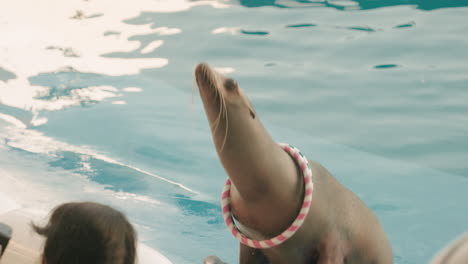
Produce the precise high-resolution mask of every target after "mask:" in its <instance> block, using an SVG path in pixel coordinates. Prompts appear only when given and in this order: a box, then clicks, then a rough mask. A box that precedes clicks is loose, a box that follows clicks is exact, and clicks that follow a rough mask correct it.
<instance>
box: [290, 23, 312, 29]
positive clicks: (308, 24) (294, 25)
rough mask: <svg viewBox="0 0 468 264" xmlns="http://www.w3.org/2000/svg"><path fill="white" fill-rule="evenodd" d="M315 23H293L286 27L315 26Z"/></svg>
mask: <svg viewBox="0 0 468 264" xmlns="http://www.w3.org/2000/svg"><path fill="white" fill-rule="evenodd" d="M316 26H317V25H316V24H310V23H305V24H293V25H287V26H286V27H287V28H304V27H316Z"/></svg>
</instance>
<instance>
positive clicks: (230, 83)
mask: <svg viewBox="0 0 468 264" xmlns="http://www.w3.org/2000/svg"><path fill="white" fill-rule="evenodd" d="M237 86H238V85H237V82H236V80H234V79H231V78H228V79H226V81H225V82H224V87H225V88H226V90H228V91H234V90H236V89H237Z"/></svg>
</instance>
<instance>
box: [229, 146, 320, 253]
mask: <svg viewBox="0 0 468 264" xmlns="http://www.w3.org/2000/svg"><path fill="white" fill-rule="evenodd" d="M278 145H280V147H281V148H282V149H283V150H284V151H286V152H287V153H289V155H291V157H293V158H294V160H295V161H296V162H297V164H298V165H299V167H300V168H301V170H302V174H303V176H304V183H305V193H304V201H303V202H302V207H301V210H300V211H299V214H298V216H297V217H296V219H295V220H294V222H293V223H292V224H291V226H289V227H288V228H287V229H286V230H285V231H284V232H283V233H281V234H279V235H278V236H275V237H274V238H271V239H266V240H261V241H259V240H254V239H250V238H248V237H246V236H245V235H243V234H242V232H241V231H240V230H239V229H238V228H237V226H236V225H235V224H234V220H233V217H232V213H231V198H230V197H231V180H230V179H229V178H228V179H227V180H226V184H225V185H224V190H223V195H222V197H221V208H222V209H223V218H224V222H225V223H226V225H227V227H228V229H229V230H230V231H231V233H232V235H233V236H234V237H235V238H237V240H239V241H240V242H241V243H242V244H244V245H246V246H249V247H251V248H260V249H263V248H271V247H274V246H277V245H279V244H281V243H283V242H284V241H286V240H288V239H289V238H290V237H292V236H293V235H294V234H295V233H296V232H297V230H298V229H299V228H300V227H301V226H302V224H303V223H304V220H305V218H306V216H307V214H308V213H309V209H310V204H311V203H312V191H313V189H314V184H313V182H312V170H311V169H310V166H309V162H308V161H307V158H306V157H304V155H302V153H301V152H300V151H299V150H298V149H297V148H295V147H293V146H291V145H288V144H282V143H279V144H278Z"/></svg>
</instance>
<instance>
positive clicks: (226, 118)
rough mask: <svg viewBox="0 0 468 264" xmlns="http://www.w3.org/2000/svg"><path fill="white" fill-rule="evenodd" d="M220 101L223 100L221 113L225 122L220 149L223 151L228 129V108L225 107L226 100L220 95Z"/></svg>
mask: <svg viewBox="0 0 468 264" xmlns="http://www.w3.org/2000/svg"><path fill="white" fill-rule="evenodd" d="M222 99H223V100H222V101H223V106H224V107H223V110H224V111H223V113H224V116H225V118H224V120H225V122H226V125H225V130H226V132H224V139H223V144H222V145H221V149H220V151H221V152H223V150H224V146H225V145H226V140H227V137H228V131H229V115H228V112H227V111H228V110H227V107H226V100H225V99H224V97H222Z"/></svg>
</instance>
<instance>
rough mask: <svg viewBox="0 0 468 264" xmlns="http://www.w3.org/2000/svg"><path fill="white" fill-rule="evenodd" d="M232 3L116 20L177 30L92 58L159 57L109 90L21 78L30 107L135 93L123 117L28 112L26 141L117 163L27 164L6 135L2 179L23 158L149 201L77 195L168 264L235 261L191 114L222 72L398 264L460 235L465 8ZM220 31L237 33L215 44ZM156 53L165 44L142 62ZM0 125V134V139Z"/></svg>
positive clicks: (464, 197)
mask: <svg viewBox="0 0 468 264" xmlns="http://www.w3.org/2000/svg"><path fill="white" fill-rule="evenodd" d="M190 2H197V1H195V0H193V1H190ZM219 2H220V3H226V1H219ZM229 3H230V4H231V5H230V6H229V7H227V8H214V7H212V6H210V5H204V4H202V5H199V6H196V7H192V8H190V9H188V10H186V11H178V12H172V13H163V12H154V11H153V12H141V13H140V14H139V15H137V16H129V17H127V18H126V19H125V20H123V22H124V23H126V24H129V25H150V26H151V27H152V28H157V27H169V28H179V29H182V32H181V33H180V34H175V35H167V36H164V35H163V36H161V35H155V34H154V33H152V32H150V29H149V27H148V34H141V33H139V34H136V35H133V36H131V37H130V38H129V39H128V40H129V41H136V42H140V44H141V45H140V47H139V48H136V49H134V50H131V51H119V50H115V51H111V52H106V53H103V54H101V56H102V57H104V58H124V59H132V58H154V57H158V58H161V57H163V58H167V59H168V64H167V66H165V67H162V68H157V69H145V70H142V71H141V72H140V73H138V74H130V75H117V76H111V75H105V74H99V73H94V72H80V71H78V72H76V71H63V70H62V71H60V70H59V71H53V72H51V71H44V72H41V73H39V74H36V75H33V76H27V77H28V81H29V83H30V84H31V85H36V86H42V87H47V88H48V89H49V93H47V94H45V95H37V96H36V98H38V99H41V100H44V101H53V100H56V99H57V98H60V97H61V96H67V95H70V94H72V92H73V90H79V89H83V88H86V87H89V86H103V85H105V86H111V87H114V88H116V89H118V91H122V89H124V88H126V87H138V88H141V89H142V92H137V93H122V94H123V95H122V97H119V98H118V99H117V100H124V101H125V102H126V104H124V105H116V104H112V101H114V100H113V99H112V100H111V99H105V100H103V101H100V100H92V99H90V100H86V99H83V100H82V101H81V102H80V106H73V107H67V108H64V109H62V110H58V111H45V110H41V111H39V113H36V114H39V115H40V116H41V117H45V118H47V119H48V122H47V123H45V124H43V125H40V126H28V128H27V129H26V130H32V131H37V132H41V133H43V135H44V136H47V137H49V138H52V139H53V140H55V141H57V142H63V143H66V144H69V145H71V146H86V147H87V148H90V149H92V150H93V151H95V152H96V153H101V154H103V155H106V156H107V157H111V158H113V159H115V160H118V161H119V162H120V163H119V164H116V163H111V162H107V161H105V160H102V159H99V158H96V157H95V156H93V155H90V154H89V155H88V154H83V153H80V152H78V151H74V150H73V149H61V148H58V149H57V150H55V151H54V152H53V153H50V152H48V153H33V151H30V150H28V148H22V147H18V146H16V145H15V144H11V142H15V139H13V138H14V137H15V136H12V135H9V134H7V133H6V132H5V134H4V136H3V142H4V143H3V144H4V146H5V150H4V151H2V152H0V161H1V163H4V164H6V163H7V161H8V162H10V159H12V158H11V157H12V155H13V156H14V157H17V158H15V160H17V161H15V162H17V163H16V165H15V166H26V165H25V164H29V161H28V160H31V162H32V161H34V164H35V163H36V162H38V163H40V164H44V165H43V166H45V167H47V168H48V170H50V171H53V173H54V175H55V173H59V174H60V173H65V174H67V173H70V175H71V174H73V175H74V176H76V177H80V176H81V177H83V178H85V179H87V180H89V181H90V182H92V183H93V184H95V183H97V184H98V185H102V186H103V189H105V190H108V191H110V192H114V193H118V192H125V193H130V194H136V195H141V196H144V197H149V198H151V199H154V200H157V201H159V202H160V203H159V204H152V203H151V204H150V203H146V202H145V201H139V202H135V203H122V202H121V201H120V200H119V199H117V198H115V199H113V198H112V197H111V198H106V199H105V200H101V199H100V198H99V197H98V196H96V197H94V196H90V199H94V200H98V201H103V202H107V203H111V204H112V205H114V206H116V207H118V208H120V209H121V210H123V211H125V212H126V213H127V214H128V215H129V216H130V218H131V219H132V221H133V222H134V223H135V224H137V225H138V231H139V234H140V238H141V240H142V241H144V242H145V243H147V244H149V245H150V246H152V247H154V248H156V249H158V250H159V251H161V252H162V253H163V254H164V255H166V256H167V257H168V258H169V259H171V260H172V261H173V262H174V263H201V262H202V259H203V258H204V257H205V256H207V255H211V254H216V255H218V256H220V257H221V258H223V259H224V260H225V261H227V262H229V263H236V261H237V250H238V249H237V247H238V246H237V242H236V241H235V240H234V238H232V237H231V236H230V234H229V232H228V231H227V230H226V229H225V228H224V225H223V222H222V218H221V214H220V210H219V202H218V197H219V195H220V191H221V188H222V184H223V182H224V180H225V173H224V171H223V169H222V167H221V165H220V163H219V162H218V160H217V156H216V153H215V150H214V147H213V144H212V142H211V135H210V132H209V129H208V125H207V122H206V119H205V117H204V112H203V109H202V107H201V102H200V101H199V99H198V95H197V94H195V102H194V103H192V88H193V78H192V77H193V76H192V70H193V68H194V66H195V64H196V63H198V62H201V61H206V62H208V63H210V64H212V65H214V66H219V67H231V68H234V69H235V72H233V73H232V74H230V75H231V76H233V77H235V78H236V79H237V80H238V82H239V83H240V85H241V86H242V87H243V89H244V90H245V91H246V93H247V94H248V95H249V97H250V98H251V100H252V102H253V104H254V106H255V107H256V110H257V112H258V115H259V117H260V118H261V120H262V121H263V123H264V124H265V126H266V127H267V128H268V130H269V131H270V132H271V134H272V135H273V136H274V138H275V139H277V140H278V141H284V142H289V143H291V144H294V145H296V146H298V147H300V148H301V150H302V151H303V152H304V153H306V155H307V156H308V157H309V158H310V159H314V160H317V161H319V162H321V163H323V164H324V165H325V166H326V167H327V168H328V169H329V170H330V171H331V172H332V173H333V174H334V175H335V176H336V177H337V178H338V179H339V180H340V181H341V182H342V183H343V184H345V185H346V186H347V187H348V188H350V189H351V190H352V191H354V192H355V193H356V194H357V195H358V196H359V197H360V198H362V199H363V200H364V201H365V202H366V203H367V204H368V206H369V207H370V208H371V209H372V210H373V211H374V212H375V213H376V214H377V215H378V217H379V218H380V220H381V221H382V223H383V225H384V228H385V230H386V232H387V234H388V236H389V238H390V240H391V243H392V247H393V250H394V259H395V263H398V264H409V263H415V264H416V263H417V264H419V263H425V262H427V261H428V260H429V259H430V258H431V257H432V255H433V254H434V253H435V252H436V251H437V250H438V249H439V248H441V247H442V246H443V245H444V244H445V243H446V242H448V241H449V240H450V239H452V238H454V237H455V236H456V235H457V234H459V233H461V232H462V231H464V230H466V229H468V205H467V201H468V162H467V160H468V151H467V150H468V53H467V52H466V49H467V48H468V20H467V18H468V1H461V0H460V1H411V0H408V1H396V0H386V1H371V0H367V1H323V2H313V1H305V0H303V1H299V0H297V1H288V0H283V1H273V0H271V1H254V0H251V1H247V0H245V1H242V0H241V1H231V2H229ZM90 4H92V1H91V3H90ZM143 11H144V10H143ZM105 16H106V14H105V13H104V14H103V17H105ZM96 19H99V18H96ZM221 27H226V28H233V32H234V33H232V34H231V33H229V32H227V33H221V34H213V30H215V29H217V28H221ZM108 30H112V29H111V28H109V29H108ZM104 33H105V32H103V34H104ZM106 34H110V33H109V32H107V33H106ZM155 40H163V41H164V44H163V45H162V46H161V47H159V48H157V49H155V50H154V51H153V52H150V53H144V52H143V53H142V49H144V47H145V46H146V45H148V44H149V43H151V42H153V41H155ZM86 41H90V42H92V41H93V39H87V40H86ZM31 45H34V43H32V44H31ZM111 50H112V49H111ZM16 77H17V76H16V73H15V72H14V71H11V70H9V69H8V68H2V61H1V60H0V82H4V83H6V85H7V87H8V82H10V81H11V80H14V79H15V78H16ZM2 93H8V91H2ZM0 113H4V114H8V115H11V116H14V117H16V118H18V119H20V120H26V123H27V121H28V120H31V118H32V117H31V116H33V114H32V110H31V109H27V108H26V109H20V108H17V107H12V106H8V105H0ZM8 126H9V124H7V123H5V122H3V121H0V128H1V131H2V132H4V131H5V129H6V127H8ZM25 137H26V139H27V137H28V136H27V134H26V136H25ZM34 142H35V141H34ZM28 144H36V143H28ZM37 144H42V143H37ZM7 157H8V158H7ZM11 162H12V161H11ZM11 162H10V163H11ZM84 163H86V168H84V167H83V166H84V165H83V164H84ZM28 166H29V165H28ZM41 168H42V167H41ZM135 168H138V169H140V170H138V169H135ZM141 170H144V172H142V171H141ZM145 172H149V174H148V173H145ZM150 174H156V175H158V176H161V177H164V178H166V179H168V180H171V181H174V182H177V183H181V184H183V185H184V186H186V187H188V188H190V189H192V190H193V191H194V192H190V191H187V190H184V189H182V188H180V187H177V186H175V185H173V184H171V183H168V182H166V181H163V180H160V179H158V178H156V177H154V176H151V175H150ZM35 177H36V178H35ZM51 177H52V176H51ZM54 177H55V176H54ZM57 177H58V176H57ZM59 178H60V177H59ZM54 179H55V178H54ZM0 180H1V178H0ZM23 180H32V181H36V180H37V181H39V180H40V181H44V184H45V185H47V184H49V185H52V184H56V187H57V188H58V189H72V190H75V191H74V192H77V193H79V192H80V190H81V189H83V188H84V187H83V186H81V185H78V184H73V182H69V181H65V180H63V181H62V182H61V181H60V179H56V180H53V181H52V180H51V182H47V180H45V179H43V178H41V179H39V176H34V175H32V176H30V177H29V178H27V179H23ZM57 182H58V185H57ZM74 197H81V196H72V198H74ZM93 197H94V198H93ZM81 198H83V197H81Z"/></svg>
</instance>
